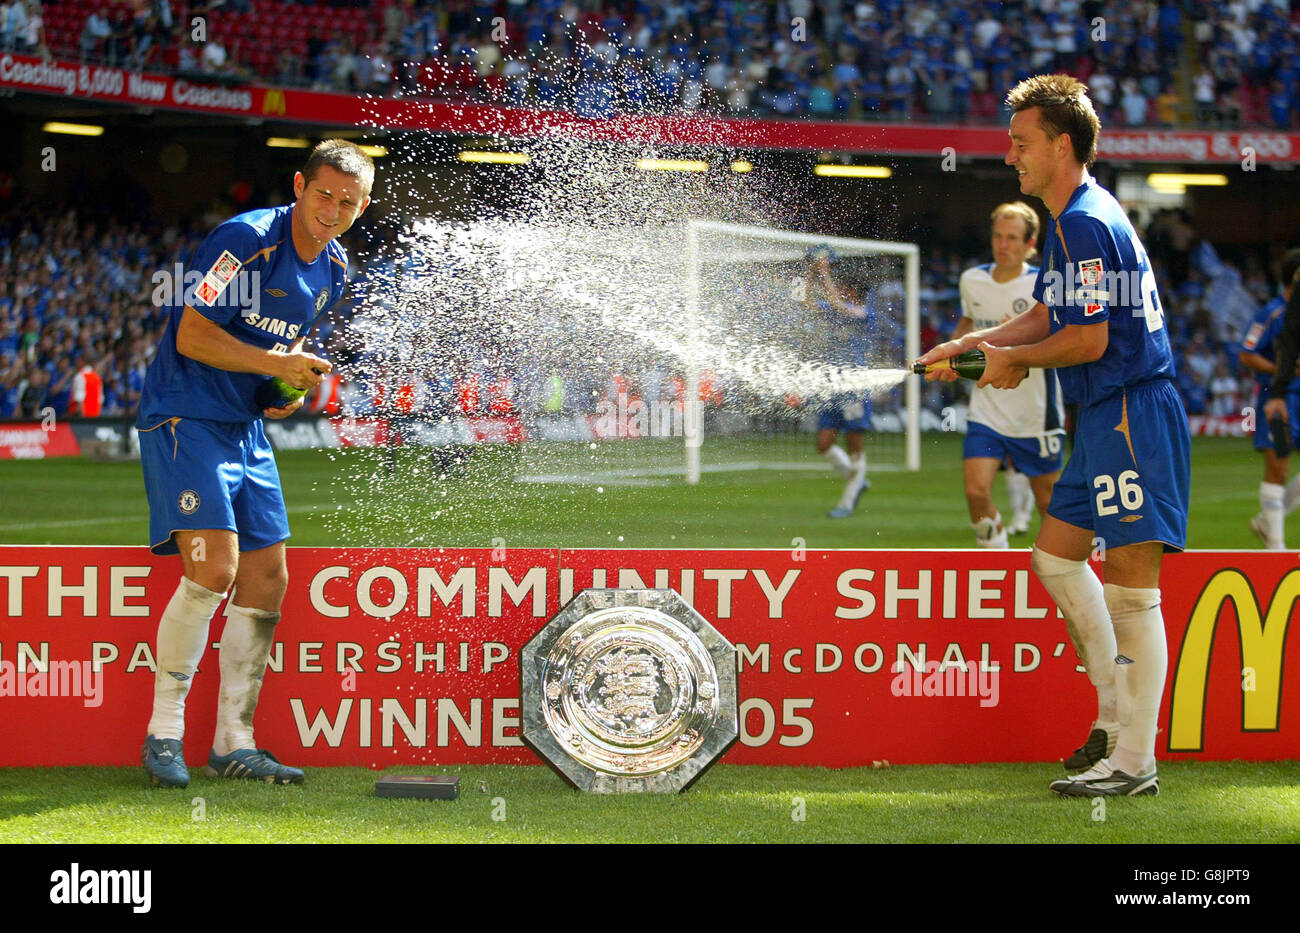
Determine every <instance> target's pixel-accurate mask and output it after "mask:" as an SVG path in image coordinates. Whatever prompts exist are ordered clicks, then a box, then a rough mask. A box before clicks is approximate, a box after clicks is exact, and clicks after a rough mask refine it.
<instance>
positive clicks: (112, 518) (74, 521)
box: [0, 504, 337, 531]
mask: <svg viewBox="0 0 1300 933" xmlns="http://www.w3.org/2000/svg"><path fill="white" fill-rule="evenodd" d="M336 508H337V506H334V505H323V504H322V505H295V506H293V507H292V508H290V509H288V510H287V511H288V512H289V514H290V515H293V514H296V513H301V512H323V511H326V510H327V509H328V510H334V509H336ZM148 514H149V513H148V512H136V513H133V514H131V515H101V516H99V517H97V518H66V519H59V520H57V521H47V522H21V523H19V524H17V525H0V531H23V530H25V529H28V528H71V527H74V526H76V525H108V524H111V523H113V522H129V521H131V520H132V519H137V518H138V519H144V520H146V521H147V520H148Z"/></svg>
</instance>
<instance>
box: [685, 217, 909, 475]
mask: <svg viewBox="0 0 1300 933" xmlns="http://www.w3.org/2000/svg"><path fill="white" fill-rule="evenodd" d="M686 256H687V262H686V270H687V290H686V302H685V304H686V307H685V315H686V320H687V322H688V325H687V326H688V328H690V329H691V330H693V331H694V335H695V336H694V340H695V342H698V343H699V344H701V345H705V346H707V345H712V346H714V347H716V348H718V351H719V352H717V353H714V354H710V353H708V352H701V353H699V354H695V355H692V356H691V357H690V358H689V359H688V360H687V366H686V373H685V380H686V383H687V387H686V393H687V397H688V398H698V399H699V400H700V406H699V409H698V411H699V417H698V418H697V419H692V420H694V421H697V422H698V424H690V425H688V427H694V428H696V431H695V432H694V433H693V434H691V435H690V436H688V437H687V438H686V442H685V445H684V453H685V457H684V461H685V462H684V474H685V477H686V481H687V482H689V483H695V482H698V481H699V479H700V477H701V476H702V475H706V474H708V473H709V472H714V471H724V470H738V469H778V470H825V469H826V462H825V459H824V458H823V457H822V456H821V455H820V454H818V453H817V451H816V446H815V436H816V433H817V430H818V428H819V426H826V427H835V428H837V429H848V428H853V427H860V426H862V425H863V424H866V425H867V426H868V427H869V430H868V431H867V434H866V438H865V444H864V447H865V450H866V453H867V460H868V463H869V465H870V468H871V469H873V470H879V469H910V470H916V469H919V468H920V433H919V432H920V394H919V386H918V385H917V380H914V379H899V378H898V376H897V375H889V374H886V373H884V372H879V371H881V370H897V369H899V368H902V367H905V366H906V362H907V361H910V360H912V359H915V358H916V357H917V356H918V355H919V354H920V345H919V334H920V311H919V300H918V285H919V250H918V248H917V246H916V245H915V244H912V243H892V242H886V241H880V240H868V239H858V238H847V237H825V236H819V235H815V234H807V233H797V232H792V231H785V230H776V229H771V228H764V227H755V226H743V225H738V224H726V223H718V222H713V221H692V222H691V223H690V224H689V225H688V228H687V231H686ZM733 357H738V360H734V362H739V365H738V366H736V365H728V363H731V362H733V360H732V359H731V358H733ZM713 363H716V364H718V365H717V366H716V367H715V366H713V365H711V364H713ZM718 370H721V373H720V372H719V371H718Z"/></svg>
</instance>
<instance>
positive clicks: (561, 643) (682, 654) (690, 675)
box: [520, 589, 740, 794]
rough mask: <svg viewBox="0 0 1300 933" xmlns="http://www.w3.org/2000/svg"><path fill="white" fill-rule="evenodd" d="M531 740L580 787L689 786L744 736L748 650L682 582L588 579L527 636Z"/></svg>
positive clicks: (525, 687)
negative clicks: (677, 586)
mask: <svg viewBox="0 0 1300 933" xmlns="http://www.w3.org/2000/svg"><path fill="white" fill-rule="evenodd" d="M520 672H521V677H522V680H523V683H522V687H521V694H520V695H521V697H522V702H523V740H524V742H525V743H526V744H527V745H528V747H529V748H531V749H532V750H533V751H535V752H536V753H537V754H538V755H539V756H541V757H542V758H543V759H544V760H545V761H547V762H548V763H549V764H550V765H551V766H552V767H554V768H555V769H556V770H557V771H559V772H560V774H561V775H563V776H564V778H565V779H566V780H568V781H569V783H571V784H573V786H575V787H577V788H579V789H580V790H586V791H592V792H593V793H597V794H612V793H657V794H667V793H676V792H678V791H682V790H685V789H686V788H687V787H689V786H690V785H691V784H693V783H694V782H695V781H696V780H697V779H698V778H699V776H700V775H701V774H703V773H704V771H705V770H706V769H707V768H708V767H709V766H710V765H711V764H713V763H714V762H715V761H717V760H718V759H719V758H721V757H722V755H723V753H724V752H726V750H727V749H728V748H730V747H731V746H732V745H733V744H734V743H735V741H736V738H737V737H738V735H739V734H740V729H739V725H740V723H739V699H738V696H737V691H736V650H735V648H734V646H733V645H732V644H731V642H729V641H727V640H726V639H725V638H723V637H722V636H721V635H720V634H718V632H717V630H716V629H714V627H713V626H712V625H710V624H709V622H708V620H707V619H705V618H704V616H702V615H700V614H699V613H698V612H696V611H695V610H694V609H693V608H692V607H691V606H690V605H689V604H688V603H687V602H686V600H684V599H682V597H681V596H679V595H678V594H677V593H676V592H674V591H673V590H614V589H590V590H583V591H582V592H581V593H579V594H578V595H577V596H576V597H575V598H574V599H573V600H572V601H571V602H570V603H569V604H568V605H567V606H565V607H564V608H563V609H561V610H560V611H559V612H558V613H557V614H556V615H555V617H554V618H553V619H551V621H550V622H548V623H547V624H546V626H545V627H544V628H543V629H542V630H541V631H540V632H538V633H537V634H536V635H534V636H533V638H532V639H531V640H529V642H528V643H527V644H526V645H524V651H523V660H522V662H521V664H520Z"/></svg>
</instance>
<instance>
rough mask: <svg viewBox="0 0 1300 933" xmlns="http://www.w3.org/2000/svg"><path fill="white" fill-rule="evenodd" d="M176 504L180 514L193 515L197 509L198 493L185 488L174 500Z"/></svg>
mask: <svg viewBox="0 0 1300 933" xmlns="http://www.w3.org/2000/svg"><path fill="white" fill-rule="evenodd" d="M176 506H177V508H179V509H180V510H181V514H182V515H193V514H194V513H195V512H197V511H198V510H199V494H198V493H197V492H195V491H194V490H193V489H186V490H185V491H183V492H182V493H181V494H180V497H179V498H178V499H177V500H176Z"/></svg>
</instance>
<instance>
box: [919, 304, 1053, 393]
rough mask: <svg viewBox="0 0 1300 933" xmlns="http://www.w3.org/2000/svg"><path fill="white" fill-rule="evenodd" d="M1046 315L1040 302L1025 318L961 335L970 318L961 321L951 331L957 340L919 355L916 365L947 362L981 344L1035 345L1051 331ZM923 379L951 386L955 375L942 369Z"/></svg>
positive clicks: (968, 331)
mask: <svg viewBox="0 0 1300 933" xmlns="http://www.w3.org/2000/svg"><path fill="white" fill-rule="evenodd" d="M1048 314H1049V312H1048V310H1047V305H1045V304H1043V303H1042V302H1041V301H1040V302H1038V303H1037V304H1035V305H1034V306H1033V307H1032V308H1030V309H1029V310H1028V311H1026V312H1025V313H1024V314H1020V315H1017V316H1016V317H1013V318H1011V319H1010V320H1009V321H1003V322H1002V323H1001V324H999V325H998V326H997V327H989V328H986V329H984V330H974V329H972V328H971V327H970V326H968V327H967V328H966V329H965V331H964V332H963V331H962V330H961V327H962V323H964V322H965V321H967V320H969V318H965V317H963V318H962V321H961V322H959V323H958V325H957V326H958V330H957V331H954V334H956V336H954V337H953V339H951V340H949V341H947V342H945V343H941V344H939V345H938V346H937V347H934V348H933V349H931V350H929V351H927V352H926V353H924V354H922V355H921V356H920V357H919V358H918V359H917V362H918V363H925V364H927V365H928V364H930V363H937V362H939V361H940V360H946V359H948V357H950V356H956V355H957V354H958V353H965V352H966V351H967V350H974V349H975V348H976V347H978V346H979V345H980V344H981V343H991V344H993V345H994V346H998V347H1008V346H1016V345H1020V344H1033V343H1038V342H1039V341H1041V340H1043V339H1045V338H1046V337H1047V336H1048V334H1050V333H1051V331H1052V325H1051V321H1050V320H1049V319H1048ZM925 378H926V379H927V380H928V381H931V382H933V381H935V380H942V381H946V382H951V381H952V380H954V379H956V378H957V373H956V372H954V371H952V370H950V369H947V368H946V367H945V368H944V369H937V370H935V371H934V372H930V373H926V374H925ZM981 384H982V383H981Z"/></svg>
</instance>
